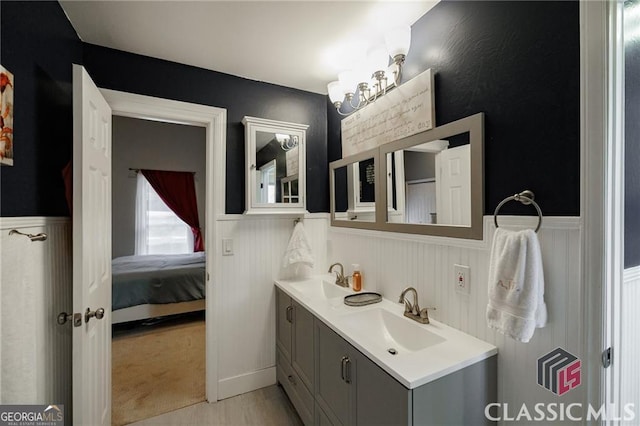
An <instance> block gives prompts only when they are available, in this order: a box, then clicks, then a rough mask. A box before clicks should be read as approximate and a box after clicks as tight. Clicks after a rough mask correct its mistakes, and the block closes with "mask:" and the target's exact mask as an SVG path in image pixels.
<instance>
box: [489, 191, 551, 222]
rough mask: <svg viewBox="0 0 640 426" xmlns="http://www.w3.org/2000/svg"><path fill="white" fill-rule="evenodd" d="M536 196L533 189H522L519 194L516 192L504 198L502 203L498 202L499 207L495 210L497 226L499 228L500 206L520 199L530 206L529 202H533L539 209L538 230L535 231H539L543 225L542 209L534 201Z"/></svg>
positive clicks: (494, 215) (494, 216) (494, 220)
mask: <svg viewBox="0 0 640 426" xmlns="http://www.w3.org/2000/svg"><path fill="white" fill-rule="evenodd" d="M534 198H535V194H534V193H533V192H532V191H529V190H528V189H527V190H525V191H522V192H521V193H519V194H514V195H512V196H511V197H507V198H505V199H504V200H502V201H501V202H500V204H498V207H496V210H495V211H494V212H493V223H494V224H495V225H496V228H499V226H498V212H499V211H500V207H502V206H503V205H504V204H505V203H507V202H509V201H519V202H521V203H522V204H524V205H525V206H528V205H529V204H533V207H535V208H536V210H537V211H538V226H536V231H535V232H538V230H540V226H542V210H540V206H538V203H536V202H535V201H533V200H534Z"/></svg>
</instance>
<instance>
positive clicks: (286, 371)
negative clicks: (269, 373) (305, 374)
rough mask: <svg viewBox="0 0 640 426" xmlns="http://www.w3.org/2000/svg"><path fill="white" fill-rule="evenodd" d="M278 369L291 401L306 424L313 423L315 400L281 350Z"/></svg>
mask: <svg viewBox="0 0 640 426" xmlns="http://www.w3.org/2000/svg"><path fill="white" fill-rule="evenodd" d="M276 353H277V362H276V371H277V373H276V374H277V378H278V382H280V384H281V385H282V387H283V388H284V390H285V392H287V395H288V396H289V399H290V400H291V403H292V404H293V406H294V407H295V408H296V410H297V411H298V414H299V415H300V418H301V419H302V421H303V422H304V424H305V425H312V424H313V409H314V400H313V396H312V395H311V392H309V390H308V389H307V387H306V386H305V385H304V383H303V381H302V380H301V379H300V377H299V376H298V374H296V372H295V371H293V369H292V368H291V365H289V364H287V361H286V358H285V357H284V355H283V354H282V352H281V351H280V350H278V351H277V352H276Z"/></svg>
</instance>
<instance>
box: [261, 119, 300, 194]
mask: <svg viewBox="0 0 640 426" xmlns="http://www.w3.org/2000/svg"><path fill="white" fill-rule="evenodd" d="M298 145H299V141H298V136H297V135H290V134H284V133H272V132H265V131H256V141H255V149H256V153H255V154H256V157H255V158H256V164H255V170H256V173H255V179H256V185H255V190H256V194H255V200H256V202H257V203H261V204H275V203H298V202H300V194H299V192H298V186H299V185H298V183H299V182H298V181H299V179H298V169H299V152H298V149H299V147H298Z"/></svg>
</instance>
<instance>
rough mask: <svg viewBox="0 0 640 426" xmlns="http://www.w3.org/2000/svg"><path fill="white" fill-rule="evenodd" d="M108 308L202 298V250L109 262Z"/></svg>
mask: <svg viewBox="0 0 640 426" xmlns="http://www.w3.org/2000/svg"><path fill="white" fill-rule="evenodd" d="M111 265H112V269H111V271H112V277H113V285H112V299H113V300H112V309H113V310H114V311H115V310H118V309H123V308H128V307H131V306H137V305H144V304H160V303H176V302H188V301H191V300H199V299H204V297H205V254H204V252H198V253H190V254H174V255H147V256H124V257H118V258H116V259H113V261H112V263H111Z"/></svg>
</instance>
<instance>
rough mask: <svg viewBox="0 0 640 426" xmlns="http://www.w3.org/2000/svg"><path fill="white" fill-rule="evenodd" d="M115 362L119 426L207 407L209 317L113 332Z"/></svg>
mask: <svg viewBox="0 0 640 426" xmlns="http://www.w3.org/2000/svg"><path fill="white" fill-rule="evenodd" d="M112 361H113V368H112V375H111V377H112V384H113V386H112V389H113V398H112V410H111V420H112V424H113V425H114V426H119V425H126V424H130V423H133V422H135V421H138V420H141V419H147V418H150V417H154V416H157V415H159V414H162V413H167V412H170V411H173V410H176V409H179V408H183V407H187V406H190V405H193V404H196V403H198V402H201V401H204V400H205V321H204V315H203V314H193V315H185V316H181V317H174V318H170V319H164V320H161V321H158V322H153V323H151V324H149V323H148V324H144V325H136V326H135V327H134V326H130V325H128V324H124V325H121V326H116V327H114V332H113V342H112Z"/></svg>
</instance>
